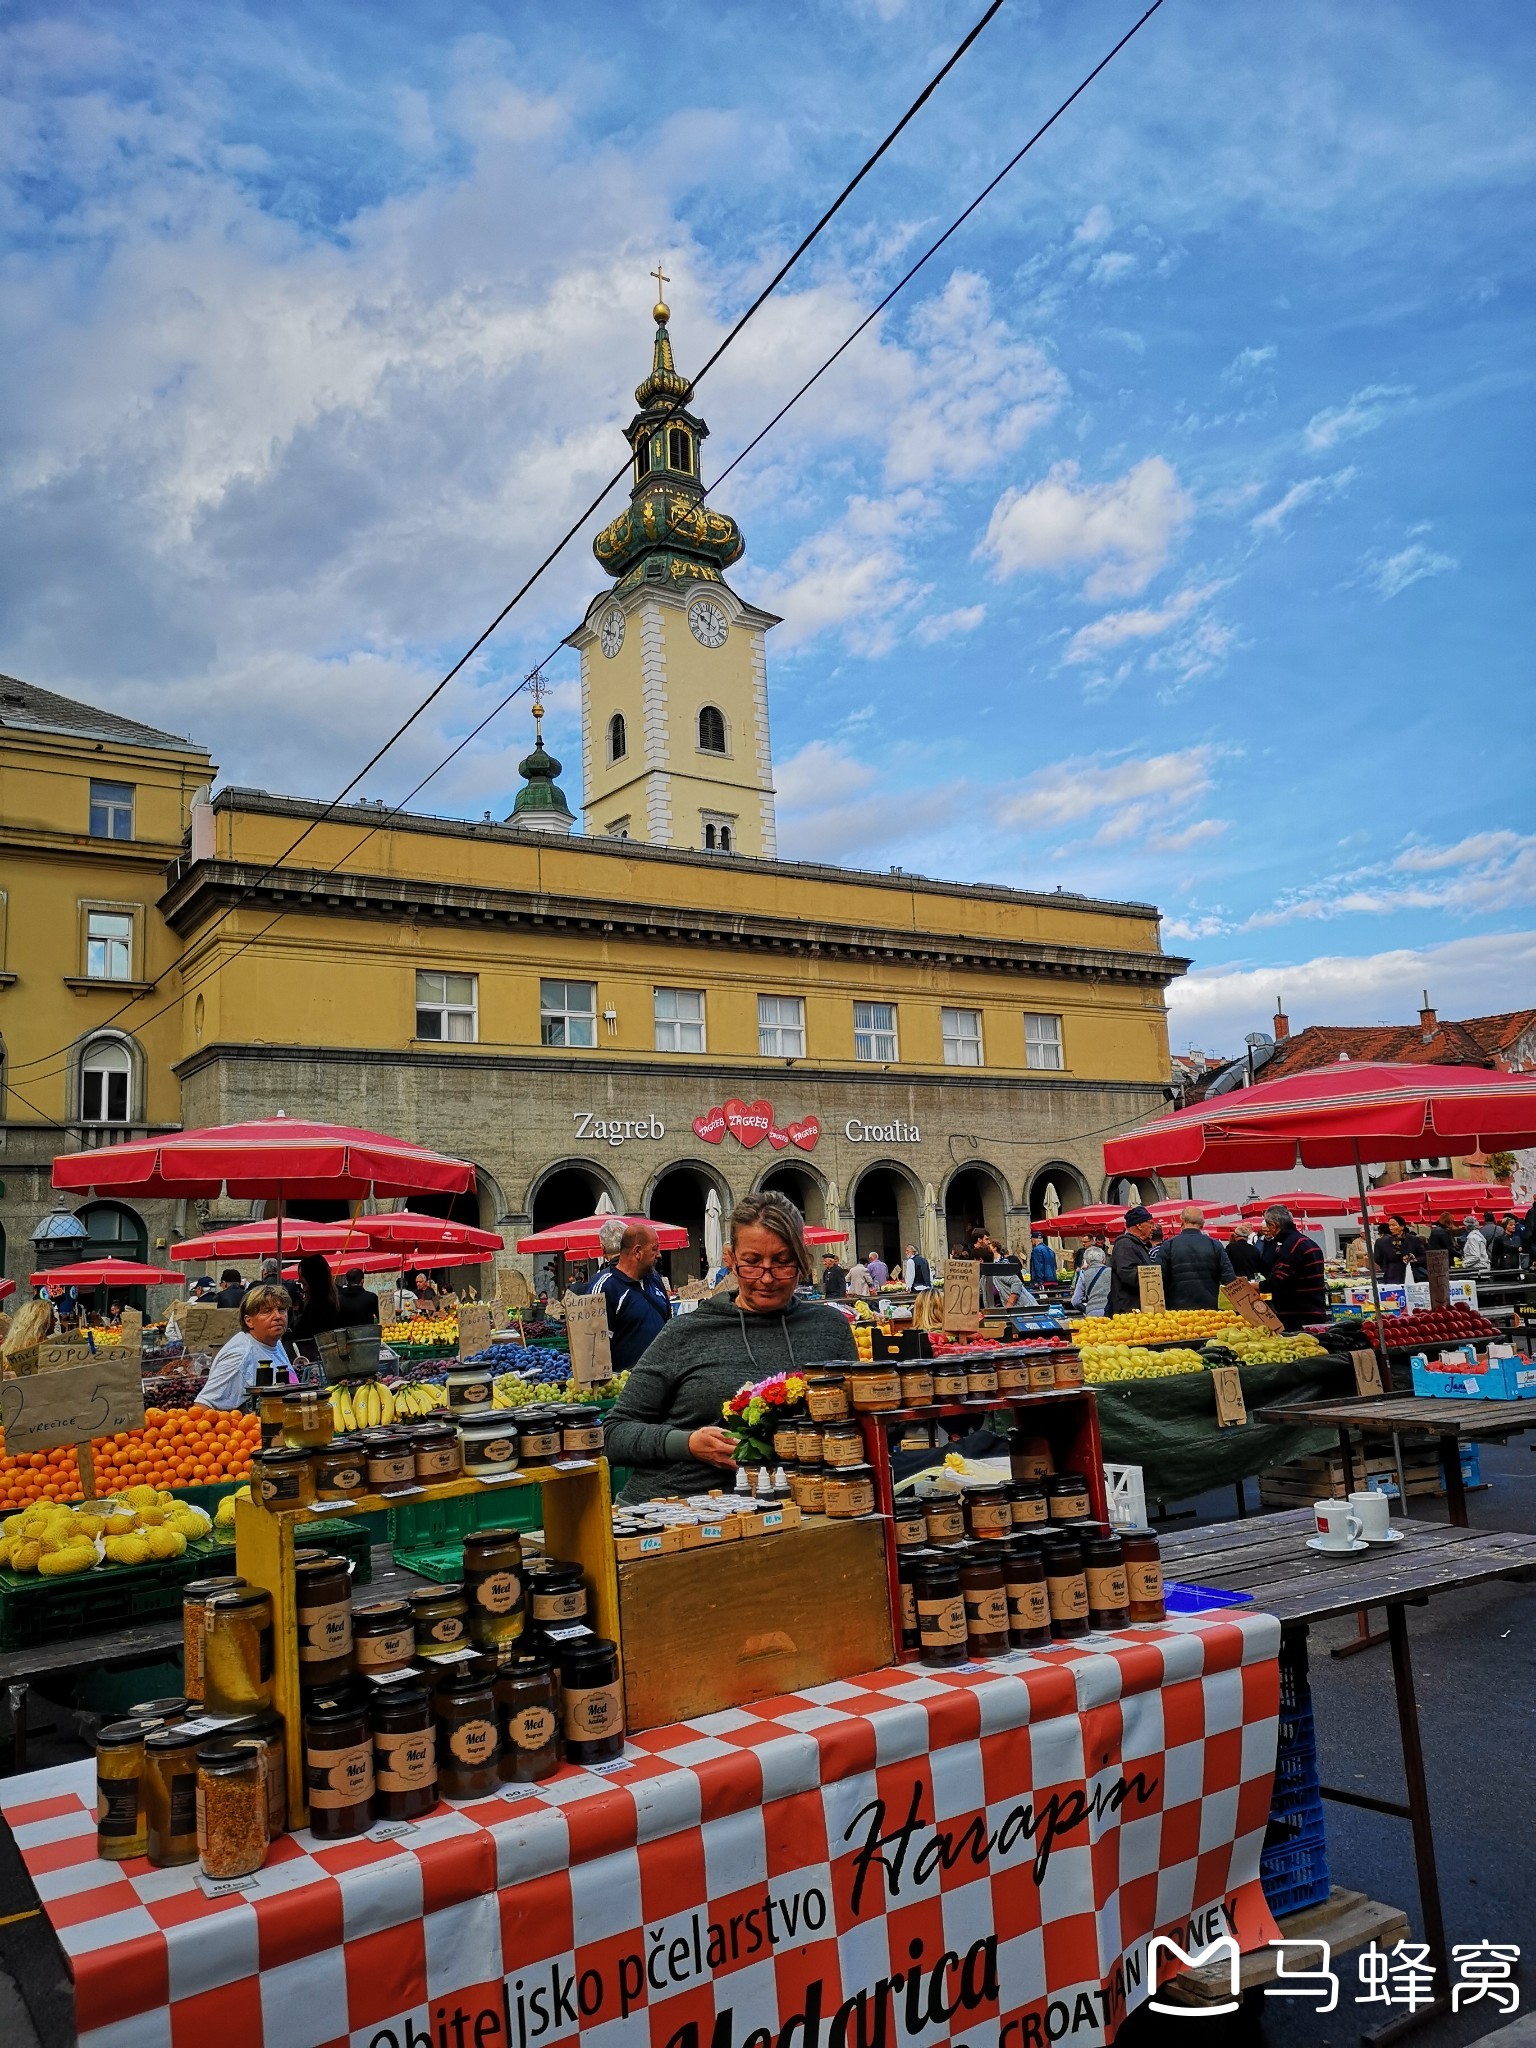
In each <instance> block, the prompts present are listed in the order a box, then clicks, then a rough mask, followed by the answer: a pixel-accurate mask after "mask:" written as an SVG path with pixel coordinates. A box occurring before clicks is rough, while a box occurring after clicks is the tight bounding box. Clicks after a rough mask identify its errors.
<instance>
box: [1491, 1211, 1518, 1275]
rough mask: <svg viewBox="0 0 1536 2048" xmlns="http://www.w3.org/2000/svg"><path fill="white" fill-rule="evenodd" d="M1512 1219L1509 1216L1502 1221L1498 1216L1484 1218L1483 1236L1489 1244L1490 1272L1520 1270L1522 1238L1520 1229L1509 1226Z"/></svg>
mask: <svg viewBox="0 0 1536 2048" xmlns="http://www.w3.org/2000/svg"><path fill="white" fill-rule="evenodd" d="M1512 1221H1513V1218H1511V1217H1508V1216H1506V1217H1505V1218H1504V1220H1503V1221H1502V1222H1500V1221H1499V1219H1498V1218H1497V1217H1488V1218H1485V1220H1484V1223H1483V1236H1484V1238H1485V1240H1486V1241H1487V1245H1488V1267H1489V1270H1490V1272H1494V1273H1518V1272H1519V1270H1520V1238H1519V1235H1518V1230H1511V1229H1510V1227H1509V1226H1510V1224H1511V1222H1512ZM1490 1226H1491V1227H1490Z"/></svg>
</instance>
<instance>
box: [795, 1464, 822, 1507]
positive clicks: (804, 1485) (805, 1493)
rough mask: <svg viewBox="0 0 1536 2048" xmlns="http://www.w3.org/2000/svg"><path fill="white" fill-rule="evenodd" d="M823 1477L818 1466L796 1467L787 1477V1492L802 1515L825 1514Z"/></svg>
mask: <svg viewBox="0 0 1536 2048" xmlns="http://www.w3.org/2000/svg"><path fill="white" fill-rule="evenodd" d="M824 1480H825V1475H824V1473H823V1471H822V1468H821V1466H820V1465H797V1466H796V1467H795V1469H794V1471H793V1472H791V1473H790V1475H789V1491H790V1494H791V1495H792V1497H793V1499H794V1503H795V1506H796V1507H797V1508H799V1510H800V1512H801V1514H802V1515H821V1514H825V1513H826V1486H825V1483H824Z"/></svg>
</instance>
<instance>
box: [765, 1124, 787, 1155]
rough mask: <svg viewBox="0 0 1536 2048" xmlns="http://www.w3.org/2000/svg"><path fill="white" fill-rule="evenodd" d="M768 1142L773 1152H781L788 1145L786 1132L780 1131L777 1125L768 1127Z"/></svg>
mask: <svg viewBox="0 0 1536 2048" xmlns="http://www.w3.org/2000/svg"><path fill="white" fill-rule="evenodd" d="M768 1142H769V1144H770V1145H771V1146H772V1147H773V1149H774V1151H775V1152H782V1151H783V1150H784V1147H785V1146H786V1145H787V1144H788V1143H789V1133H788V1131H781V1130H780V1129H779V1127H778V1125H777V1124H770V1125H769V1126H768Z"/></svg>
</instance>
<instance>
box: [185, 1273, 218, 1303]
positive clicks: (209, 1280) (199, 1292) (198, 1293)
mask: <svg viewBox="0 0 1536 2048" xmlns="http://www.w3.org/2000/svg"><path fill="white" fill-rule="evenodd" d="M187 1299H188V1301H196V1302H207V1303H209V1304H210V1305H212V1303H213V1299H214V1285H213V1275H212V1274H211V1273H199V1275H198V1276H197V1278H196V1279H195V1280H194V1281H193V1282H192V1290H191V1292H190V1293H189V1294H188V1296H187Z"/></svg>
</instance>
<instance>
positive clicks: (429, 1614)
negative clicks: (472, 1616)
mask: <svg viewBox="0 0 1536 2048" xmlns="http://www.w3.org/2000/svg"><path fill="white" fill-rule="evenodd" d="M410 1601H411V1626H412V1628H413V1629H414V1631H415V1635H416V1656H417V1659H418V1660H420V1659H426V1660H427V1661H428V1662H430V1661H431V1660H432V1658H434V1657H447V1656H451V1655H452V1653H453V1652H454V1651H455V1650H462V1649H464V1648H465V1647H466V1645H467V1644H468V1641H469V1602H468V1601H467V1600H466V1599H465V1597H464V1588H463V1587H462V1586H461V1585H452V1586H421V1587H419V1588H418V1589H417V1590H416V1592H414V1593H412V1594H411V1596H410Z"/></svg>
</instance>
